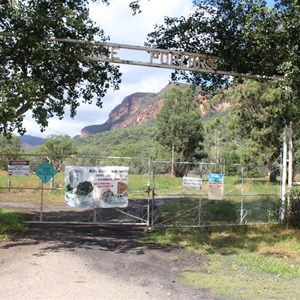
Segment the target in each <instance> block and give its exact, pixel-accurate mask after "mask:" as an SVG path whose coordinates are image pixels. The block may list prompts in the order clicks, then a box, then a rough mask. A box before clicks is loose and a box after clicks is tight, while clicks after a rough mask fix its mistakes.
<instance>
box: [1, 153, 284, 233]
mask: <svg viewBox="0 0 300 300" xmlns="http://www.w3.org/2000/svg"><path fill="white" fill-rule="evenodd" d="M0 159H1V164H2V171H1V172H0V174H1V176H0V209H10V210H13V211H17V212H19V213H20V214H22V216H23V217H24V219H25V220H26V221H27V222H53V223H57V222H60V223H62V222H63V223H93V224H127V225H129V224H130V225H147V226H149V225H151V226H154V227H166V226H168V227H169V226H170V227H184V226H186V227H201V226H225V225H244V224H258V223H273V222H278V221H279V211H280V206H281V202H280V178H279V177H280V168H279V167H274V166H272V167H268V166H257V165H239V164H231V165H229V164H221V163H219V164H217V163H200V162H195V163H172V162H163V161H151V160H150V159H144V158H131V157H92V156H83V155H82V156H55V157H48V156H45V155H30V154H22V155H14V156H11V155H4V154H2V155H1V156H0ZM14 160H15V161H28V162H29V164H30V172H29V175H28V176H27V175H26V176H14V174H11V175H9V172H8V165H9V161H14ZM45 161H47V162H49V164H51V165H52V166H53V167H54V168H55V169H56V170H59V172H58V173H57V174H56V175H54V177H53V178H52V179H51V180H49V181H48V182H47V183H43V182H42V180H41V179H40V178H39V176H37V174H36V170H37V169H38V168H39V166H41V165H42V164H43V163H44V162H45ZM66 166H90V167H97V166H99V167H103V166H110V167H113V166H122V167H128V170H129V171H128V172H129V174H128V187H127V191H128V205H127V206H126V207H111V208H101V207H97V206H95V205H93V204H91V205H90V206H89V207H76V206H75V207H72V206H69V205H67V202H66V191H67V187H66V183H65V172H64V170H65V167H66ZM212 174H214V175H216V174H217V175H220V174H221V175H222V176H223V177H222V181H217V182H212V181H211V178H210V176H211V175H212ZM23 175H24V174H23Z"/></svg>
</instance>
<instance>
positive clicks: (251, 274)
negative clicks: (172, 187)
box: [146, 225, 300, 299]
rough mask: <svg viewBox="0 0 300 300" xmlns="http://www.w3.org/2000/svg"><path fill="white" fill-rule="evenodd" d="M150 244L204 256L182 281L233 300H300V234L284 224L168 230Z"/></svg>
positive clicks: (151, 237)
mask: <svg viewBox="0 0 300 300" xmlns="http://www.w3.org/2000/svg"><path fill="white" fill-rule="evenodd" d="M146 241H149V242H152V243H153V242H155V243H159V244H162V245H165V246H173V247H182V248H185V249H187V250H189V251H193V252H197V253H199V254H203V257H204V263H203V264H201V265H199V266H195V267H193V268H190V269H187V270H184V272H183V279H182V282H183V283H184V284H185V285H191V286H194V287H199V288H208V289H210V290H211V292H212V293H213V294H214V295H219V296H225V297H231V298H232V299H300V291H299V290H298V289H295V287H296V286H299V285H300V255H299V254H300V231H299V230H298V231H297V230H293V229H288V228H285V227H282V226H280V225H273V226H266V225H264V226H255V227H253V226H251V227H230V228H197V229H181V230H179V229H176V230H175V229H174V230H173V229H166V230H162V231H154V232H153V233H151V234H150V235H148V236H146Z"/></svg>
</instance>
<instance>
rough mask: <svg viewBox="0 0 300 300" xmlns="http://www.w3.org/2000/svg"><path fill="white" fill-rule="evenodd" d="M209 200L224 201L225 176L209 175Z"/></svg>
mask: <svg viewBox="0 0 300 300" xmlns="http://www.w3.org/2000/svg"><path fill="white" fill-rule="evenodd" d="M208 181H209V188H208V199H210V200H223V190H224V174H209V175H208Z"/></svg>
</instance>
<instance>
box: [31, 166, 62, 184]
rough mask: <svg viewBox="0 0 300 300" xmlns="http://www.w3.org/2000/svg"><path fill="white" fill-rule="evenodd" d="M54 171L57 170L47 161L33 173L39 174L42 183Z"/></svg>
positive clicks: (49, 177) (47, 179) (45, 181)
mask: <svg viewBox="0 0 300 300" xmlns="http://www.w3.org/2000/svg"><path fill="white" fill-rule="evenodd" d="M56 173H57V171H56V170H55V169H54V168H53V167H52V166H51V165H50V164H49V163H48V162H47V161H46V162H44V163H43V164H42V165H40V166H39V167H38V169H37V170H36V171H35V174H36V175H37V176H39V178H40V179H41V180H42V181H43V183H47V182H48V181H49V180H50V179H51V178H52V177H53V176H54V175H55V174H56Z"/></svg>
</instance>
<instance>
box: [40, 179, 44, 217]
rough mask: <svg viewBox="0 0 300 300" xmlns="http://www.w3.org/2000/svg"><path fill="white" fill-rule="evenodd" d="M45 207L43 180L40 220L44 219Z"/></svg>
mask: <svg viewBox="0 0 300 300" xmlns="http://www.w3.org/2000/svg"><path fill="white" fill-rule="evenodd" d="M43 207H44V183H43V181H42V189H41V207H40V222H42V221H43Z"/></svg>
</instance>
